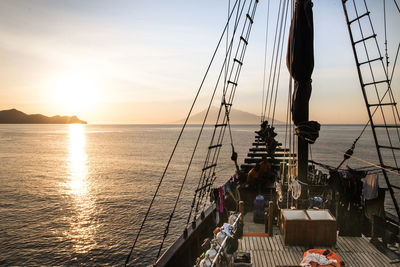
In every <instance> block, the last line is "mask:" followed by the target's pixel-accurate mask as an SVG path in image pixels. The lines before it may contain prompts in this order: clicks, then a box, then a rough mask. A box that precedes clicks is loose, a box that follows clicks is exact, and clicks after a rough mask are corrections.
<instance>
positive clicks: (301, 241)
mask: <svg viewBox="0 0 400 267" xmlns="http://www.w3.org/2000/svg"><path fill="white" fill-rule="evenodd" d="M281 222H282V224H281V230H282V235H283V240H284V243H285V245H297V246H310V245H313V246H314V245H316V246H333V245H334V244H336V239H337V231H336V229H337V223H336V219H335V217H333V216H332V214H331V213H330V212H329V210H307V211H304V210H289V209H283V210H282V212H281Z"/></svg>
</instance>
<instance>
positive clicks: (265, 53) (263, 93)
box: [261, 0, 270, 123]
mask: <svg viewBox="0 0 400 267" xmlns="http://www.w3.org/2000/svg"><path fill="white" fill-rule="evenodd" d="M269 5H270V0H268V4H267V27H266V29H265V50H264V71H263V88H262V99H261V123H262V122H263V121H264V115H263V110H264V98H265V78H266V72H267V50H268V49H267V47H268V45H267V44H268V29H269ZM265 104H266V103H265Z"/></svg>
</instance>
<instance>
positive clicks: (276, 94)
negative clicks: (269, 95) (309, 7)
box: [268, 1, 289, 126]
mask: <svg viewBox="0 0 400 267" xmlns="http://www.w3.org/2000/svg"><path fill="white" fill-rule="evenodd" d="M288 5H289V1H287V5H286V11H285V23H284V28H283V33H285V31H286V26H287V14H288V9H289V7H288ZM283 38H284V34H282V46H281V55H280V61H279V67H278V78H277V82H276V90H275V101H274V108H273V113H272V123H271V126H274V121H275V110H276V100H277V96H278V86H279V78H280V74H281V65H282V55H283V45H284V42H283ZM268 116H269V114H268Z"/></svg>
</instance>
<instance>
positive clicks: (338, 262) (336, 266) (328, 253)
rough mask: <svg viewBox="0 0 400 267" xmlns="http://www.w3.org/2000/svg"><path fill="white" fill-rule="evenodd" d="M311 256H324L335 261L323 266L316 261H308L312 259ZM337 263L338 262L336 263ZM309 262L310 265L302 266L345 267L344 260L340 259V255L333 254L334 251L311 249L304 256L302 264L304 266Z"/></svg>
mask: <svg viewBox="0 0 400 267" xmlns="http://www.w3.org/2000/svg"><path fill="white" fill-rule="evenodd" d="M309 254H319V255H324V256H325V257H326V258H327V259H328V260H330V261H333V262H332V263H329V264H326V265H321V264H319V263H318V262H315V261H310V262H309V261H308V260H307V259H309V258H311V257H309V256H307V255H309ZM308 257H309V258H308ZM335 261H336V262H335ZM307 262H309V265H302V266H311V267H317V266H318V267H324V266H325V267H340V266H344V262H343V260H342V259H341V258H340V257H339V255H338V254H336V253H335V252H333V251H332V250H329V249H318V248H316V249H309V250H307V251H306V252H304V254H303V261H302V262H301V263H302V264H304V263H307Z"/></svg>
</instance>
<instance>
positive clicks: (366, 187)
mask: <svg viewBox="0 0 400 267" xmlns="http://www.w3.org/2000/svg"><path fill="white" fill-rule="evenodd" d="M361 181H362V182H363V189H362V194H363V200H370V199H375V198H377V197H378V188H379V183H378V174H377V173H369V174H367V176H365V178H363V179H361Z"/></svg>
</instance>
